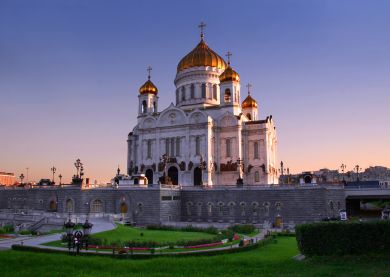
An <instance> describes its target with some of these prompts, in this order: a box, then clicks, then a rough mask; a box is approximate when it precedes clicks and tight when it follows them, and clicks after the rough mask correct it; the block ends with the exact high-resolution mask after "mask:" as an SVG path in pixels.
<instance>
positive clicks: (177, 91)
mask: <svg viewBox="0 0 390 277" xmlns="http://www.w3.org/2000/svg"><path fill="white" fill-rule="evenodd" d="M176 104H179V89H176Z"/></svg>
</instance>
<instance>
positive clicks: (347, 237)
mask: <svg viewBox="0 0 390 277" xmlns="http://www.w3.org/2000/svg"><path fill="white" fill-rule="evenodd" d="M296 237H297V242H298V248H299V250H300V251H301V253H302V254H304V255H306V256H314V255H318V256H341V255H360V254H368V253H378V252H389V251H390V221H369V222H319V223H309V224H303V225H298V226H297V227H296Z"/></svg>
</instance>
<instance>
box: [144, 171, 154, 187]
mask: <svg viewBox="0 0 390 277" xmlns="http://www.w3.org/2000/svg"><path fill="white" fill-rule="evenodd" d="M145 176H146V178H148V184H153V170H151V169H150V168H149V169H147V170H146V172H145Z"/></svg>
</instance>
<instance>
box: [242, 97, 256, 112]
mask: <svg viewBox="0 0 390 277" xmlns="http://www.w3.org/2000/svg"><path fill="white" fill-rule="evenodd" d="M241 107H242V108H243V109H245V108H257V102H256V100H255V99H253V98H252V96H250V94H249V95H248V96H247V97H246V98H245V100H244V101H243V102H242V105H241Z"/></svg>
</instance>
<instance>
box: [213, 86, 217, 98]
mask: <svg viewBox="0 0 390 277" xmlns="http://www.w3.org/2000/svg"><path fill="white" fill-rule="evenodd" d="M213 98H214V99H215V100H217V85H213Z"/></svg>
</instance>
